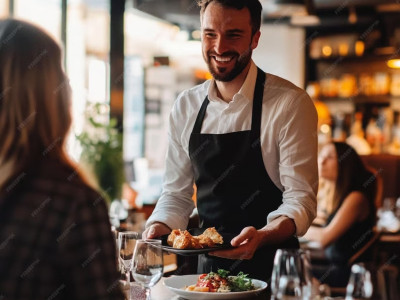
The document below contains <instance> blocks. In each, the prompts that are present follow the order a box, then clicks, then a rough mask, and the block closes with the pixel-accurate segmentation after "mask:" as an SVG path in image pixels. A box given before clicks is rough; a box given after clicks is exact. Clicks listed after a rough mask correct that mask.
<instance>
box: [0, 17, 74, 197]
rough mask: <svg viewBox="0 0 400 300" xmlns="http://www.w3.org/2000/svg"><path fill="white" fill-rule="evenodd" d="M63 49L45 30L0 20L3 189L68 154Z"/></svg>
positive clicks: (68, 101) (67, 92) (0, 176)
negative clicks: (37, 165) (21, 175)
mask: <svg viewBox="0 0 400 300" xmlns="http://www.w3.org/2000/svg"><path fill="white" fill-rule="evenodd" d="M61 60H62V51H61V48H60V46H59V45H58V44H57V43H56V42H55V41H54V40H53V39H52V38H51V37H50V36H49V35H47V34H46V33H45V32H43V31H42V30H41V29H39V28H37V27H35V26H33V25H31V24H29V23H26V22H22V21H18V20H14V19H5V20H0V145H1V146H0V170H1V171H0V190H2V189H3V188H4V187H5V185H6V184H7V183H8V182H10V180H12V179H13V178H14V177H15V176H18V174H19V173H21V172H23V171H24V170H26V169H27V168H29V167H30V166H31V165H32V164H34V163H40V161H42V159H49V158H50V159H56V160H58V161H60V162H61V163H63V164H64V165H67V166H70V167H73V164H72V163H71V161H70V160H69V158H68V156H67V155H66V152H65V149H64V147H65V139H66V136H67V134H68V131H69V128H70V126H71V113H70V108H71V99H70V96H71V92H70V86H69V82H68V79H67V77H66V76H65V74H64V71H63V69H62V64H61Z"/></svg>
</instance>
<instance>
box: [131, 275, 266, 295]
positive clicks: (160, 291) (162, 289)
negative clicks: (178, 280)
mask: <svg viewBox="0 0 400 300" xmlns="http://www.w3.org/2000/svg"><path fill="white" fill-rule="evenodd" d="M172 276H174V275H172ZM166 278H167V277H162V278H161V279H160V281H159V282H158V283H157V284H156V285H155V286H153V287H152V288H151V300H185V298H182V297H179V296H178V295H176V294H175V293H174V292H173V291H171V290H170V289H168V288H167V287H166V286H165V285H164V280H165V279H166ZM131 296H132V297H131V299H134V300H145V299H146V296H145V293H144V289H143V288H142V287H141V286H140V285H138V284H137V283H131ZM269 298H270V297H269V296H268V294H267V292H266V291H264V292H262V293H260V294H258V295H257V296H255V295H252V296H251V298H241V299H243V300H250V299H251V300H266V299H269ZM204 299H212V298H211V297H210V296H207V297H206V296H205V298H204Z"/></svg>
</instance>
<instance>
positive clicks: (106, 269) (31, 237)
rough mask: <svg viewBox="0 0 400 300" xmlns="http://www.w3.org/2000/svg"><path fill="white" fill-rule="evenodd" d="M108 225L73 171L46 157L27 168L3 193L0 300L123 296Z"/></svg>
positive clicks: (99, 202)
mask: <svg viewBox="0 0 400 300" xmlns="http://www.w3.org/2000/svg"><path fill="white" fill-rule="evenodd" d="M1 195H3V196H1ZM110 229H111V227H110V223H109V219H108V213H107V206H106V204H105V202H104V200H103V198H101V196H99V194H97V193H96V192H94V191H93V190H92V189H90V188H89V187H88V186H86V185H85V184H84V183H83V182H82V181H81V180H80V179H79V177H78V176H77V174H76V172H74V170H71V169H68V168H66V167H63V166H61V165H60V164H59V163H56V162H54V161H50V160H48V159H44V160H43V162H42V163H41V164H40V169H38V168H36V170H32V169H31V170H30V171H27V172H26V173H25V172H22V173H21V174H20V175H19V176H17V177H16V178H15V180H14V181H12V182H11V183H10V184H9V185H8V186H7V187H6V188H5V190H4V189H3V190H2V191H0V300H15V299H47V300H52V299H69V300H72V299H74V300H76V299H85V300H89V299H97V300H100V299H113V300H115V299H123V295H122V293H121V291H120V289H119V285H118V279H119V274H118V272H117V267H116V254H115V243H114V239H113V236H112V233H111V230H110Z"/></svg>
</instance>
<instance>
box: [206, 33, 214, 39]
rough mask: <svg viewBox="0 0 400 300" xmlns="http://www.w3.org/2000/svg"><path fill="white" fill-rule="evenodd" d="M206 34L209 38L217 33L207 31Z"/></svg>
mask: <svg viewBox="0 0 400 300" xmlns="http://www.w3.org/2000/svg"><path fill="white" fill-rule="evenodd" d="M205 36H206V37H208V38H213V37H215V34H214V33H206V34H205Z"/></svg>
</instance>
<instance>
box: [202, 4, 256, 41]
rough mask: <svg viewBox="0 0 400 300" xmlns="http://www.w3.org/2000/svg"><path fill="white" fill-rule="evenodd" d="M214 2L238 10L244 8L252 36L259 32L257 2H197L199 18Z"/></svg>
mask: <svg viewBox="0 0 400 300" xmlns="http://www.w3.org/2000/svg"><path fill="white" fill-rule="evenodd" d="M211 2H215V3H217V4H220V5H222V6H225V7H231V8H236V9H238V10H240V9H243V8H244V7H246V8H247V9H248V10H249V12H250V17H251V28H252V34H255V33H256V32H257V31H259V30H260V26H261V11H262V6H261V3H260V1H259V0H198V1H197V3H198V5H199V6H200V16H202V15H203V14H204V11H205V10H206V8H207V6H208V5H209V4H210V3H211Z"/></svg>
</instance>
